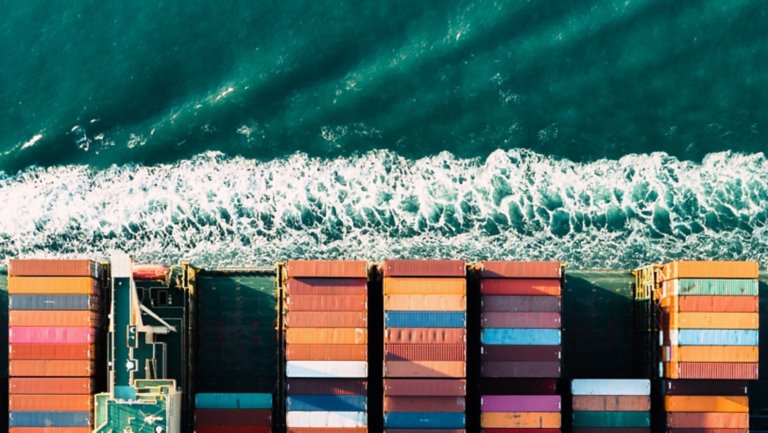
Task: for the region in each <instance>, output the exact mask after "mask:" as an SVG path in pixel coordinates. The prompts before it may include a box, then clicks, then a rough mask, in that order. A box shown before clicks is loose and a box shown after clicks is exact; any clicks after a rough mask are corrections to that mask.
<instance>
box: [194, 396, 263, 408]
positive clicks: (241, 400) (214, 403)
mask: <svg viewBox="0 0 768 433" xmlns="http://www.w3.org/2000/svg"><path fill="white" fill-rule="evenodd" d="M195 407H196V408H198V409H271V408H272V394H259V393H256V394H243V393H240V394H222V393H200V394H196V395H195Z"/></svg>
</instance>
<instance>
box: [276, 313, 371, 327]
mask: <svg viewBox="0 0 768 433" xmlns="http://www.w3.org/2000/svg"><path fill="white" fill-rule="evenodd" d="M367 322H368V317H367V313H366V312H365V311H360V312H358V311H334V312H333V313H330V314H329V313H327V312H325V311H292V312H291V313H290V314H287V315H286V316H285V326H286V327H292V328H365V327H366V323H367Z"/></svg>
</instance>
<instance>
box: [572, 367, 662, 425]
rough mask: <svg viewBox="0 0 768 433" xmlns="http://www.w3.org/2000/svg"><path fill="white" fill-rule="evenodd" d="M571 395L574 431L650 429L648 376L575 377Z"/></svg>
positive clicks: (649, 384)
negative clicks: (617, 377)
mask: <svg viewBox="0 0 768 433" xmlns="http://www.w3.org/2000/svg"><path fill="white" fill-rule="evenodd" d="M571 394H573V402H572V404H573V429H572V431H573V433H591V432H596V431H626V432H629V431H631V432H632V433H650V431H651V412H650V410H651V381H650V380H648V379H574V380H573V381H572V382H571ZM627 429H629V430H627Z"/></svg>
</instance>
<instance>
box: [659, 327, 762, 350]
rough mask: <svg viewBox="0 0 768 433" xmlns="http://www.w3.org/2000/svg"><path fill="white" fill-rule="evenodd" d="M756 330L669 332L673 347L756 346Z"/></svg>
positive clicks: (757, 338) (757, 335) (685, 330)
mask: <svg viewBox="0 0 768 433" xmlns="http://www.w3.org/2000/svg"><path fill="white" fill-rule="evenodd" d="M759 337H760V332H759V331H758V330H752V329H681V330H672V331H670V332H669V339H670V342H671V343H672V344H673V345H680V346H757V344H758V340H759Z"/></svg>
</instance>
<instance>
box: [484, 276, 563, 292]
mask: <svg viewBox="0 0 768 433" xmlns="http://www.w3.org/2000/svg"><path fill="white" fill-rule="evenodd" d="M480 294H482V295H505V296H560V295H561V294H562V288H561V287H560V280H555V279H548V280H542V279H518V280H511V279H484V280H482V281H481V282H480Z"/></svg>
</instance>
